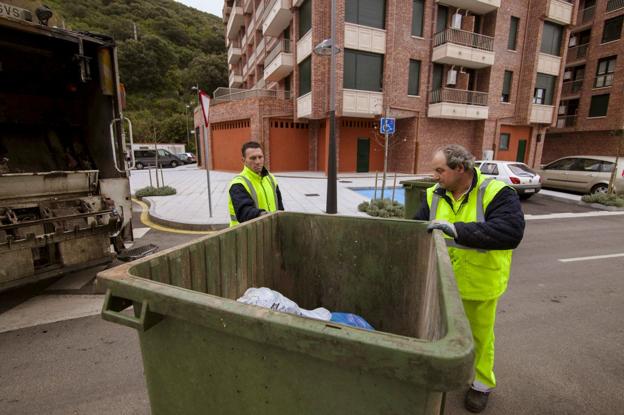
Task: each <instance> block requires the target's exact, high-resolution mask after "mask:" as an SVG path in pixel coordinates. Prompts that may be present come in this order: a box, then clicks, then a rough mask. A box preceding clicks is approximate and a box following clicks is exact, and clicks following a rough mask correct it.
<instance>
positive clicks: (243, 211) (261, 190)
mask: <svg viewBox="0 0 624 415" xmlns="http://www.w3.org/2000/svg"><path fill="white" fill-rule="evenodd" d="M241 153H242V156H243V165H244V166H243V170H242V171H241V172H240V173H239V174H238V175H237V176H235V177H234V179H232V181H231V182H230V188H229V191H228V194H229V202H228V204H229V211H230V227H232V226H236V225H238V224H239V223H242V222H246V221H248V220H251V219H254V218H257V217H259V216H261V215H264V214H266V213H269V212H275V211H276V210H284V205H283V203H282V194H281V193H280V190H279V187H278V186H277V181H276V180H275V177H273V175H272V174H271V173H269V171H268V170H267V169H266V167H265V166H264V152H263V151H262V147H261V146H260V144H259V143H257V142H255V141H249V142H247V143H245V144H243V147H242V148H241Z"/></svg>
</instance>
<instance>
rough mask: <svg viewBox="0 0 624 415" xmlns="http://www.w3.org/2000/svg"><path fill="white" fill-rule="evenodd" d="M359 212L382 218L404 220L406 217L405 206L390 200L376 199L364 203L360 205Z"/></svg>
mask: <svg viewBox="0 0 624 415" xmlns="http://www.w3.org/2000/svg"><path fill="white" fill-rule="evenodd" d="M358 210H359V211H360V212H366V213H367V214H368V215H370V216H377V217H380V218H403V217H404V216H405V209H404V207H403V205H402V204H400V203H399V202H397V201H392V200H390V199H383V200H382V199H374V200H371V201H370V202H362V203H360V204H359V205H358Z"/></svg>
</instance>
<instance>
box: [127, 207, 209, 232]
mask: <svg viewBox="0 0 624 415" xmlns="http://www.w3.org/2000/svg"><path fill="white" fill-rule="evenodd" d="M132 201H133V202H134V203H136V204H137V205H139V206H140V207H141V223H142V224H143V225H145V226H149V227H150V228H152V229H156V230H157V231H161V232H171V233H182V234H186V235H210V234H211V233H214V232H215V231H186V230H183V229H175V228H170V227H168V226H162V225H158V224H156V223H154V222H152V221H151V220H150V218H149V215H148V213H147V212H148V209H149V207H148V206H147V204H145V203H144V202H142V201H140V200H138V199H135V198H132Z"/></svg>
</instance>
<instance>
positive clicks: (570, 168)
mask: <svg viewBox="0 0 624 415" xmlns="http://www.w3.org/2000/svg"><path fill="white" fill-rule="evenodd" d="M614 167H615V157H610V156H570V157H563V158H560V159H558V160H555V161H553V162H552V163H548V164H546V165H543V166H542V168H541V169H540V170H538V172H539V174H540V175H541V176H542V185H543V186H544V187H548V188H552V189H561V190H571V191H575V192H582V193H606V192H607V190H608V188H609V179H610V178H611V172H612V171H613V168H614ZM615 191H616V192H619V193H623V192H624V159H623V158H620V160H619V162H618V166H617V170H616V180H615Z"/></svg>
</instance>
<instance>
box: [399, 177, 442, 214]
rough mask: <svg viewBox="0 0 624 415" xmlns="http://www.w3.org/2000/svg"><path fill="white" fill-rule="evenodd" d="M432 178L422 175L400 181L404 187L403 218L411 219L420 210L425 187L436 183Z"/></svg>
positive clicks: (425, 190)
mask: <svg viewBox="0 0 624 415" xmlns="http://www.w3.org/2000/svg"><path fill="white" fill-rule="evenodd" d="M436 183H437V182H436V181H435V180H433V178H427V177H424V178H422V179H417V180H404V181H402V182H401V184H402V185H403V189H405V218H406V219H412V218H413V217H414V215H415V214H416V213H417V212H418V211H419V210H420V207H421V206H422V201H423V198H424V197H425V194H426V193H427V189H428V188H430V187H431V186H433V185H434V184H436Z"/></svg>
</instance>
